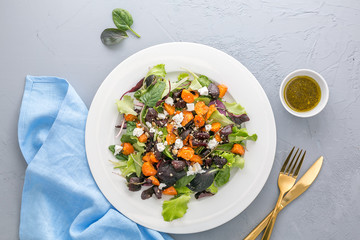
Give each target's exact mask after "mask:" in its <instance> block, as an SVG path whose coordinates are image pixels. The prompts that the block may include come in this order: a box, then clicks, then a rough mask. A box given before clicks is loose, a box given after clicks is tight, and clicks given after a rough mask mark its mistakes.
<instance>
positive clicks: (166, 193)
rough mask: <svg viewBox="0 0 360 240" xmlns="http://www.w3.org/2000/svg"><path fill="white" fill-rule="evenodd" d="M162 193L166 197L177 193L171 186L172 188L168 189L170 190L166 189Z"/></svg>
mask: <svg viewBox="0 0 360 240" xmlns="http://www.w3.org/2000/svg"><path fill="white" fill-rule="evenodd" d="M162 193H163V194H165V195H176V194H177V191H176V189H175V188H174V187H173V186H171V187H168V188H166V189H164V190H163V191H162Z"/></svg>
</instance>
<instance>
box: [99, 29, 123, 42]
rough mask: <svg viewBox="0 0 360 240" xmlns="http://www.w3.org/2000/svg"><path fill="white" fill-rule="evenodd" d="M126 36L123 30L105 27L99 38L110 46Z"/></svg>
mask: <svg viewBox="0 0 360 240" xmlns="http://www.w3.org/2000/svg"><path fill="white" fill-rule="evenodd" d="M127 37H128V35H127V34H126V32H125V31H122V30H120V29H116V28H107V29H105V30H104V31H103V32H102V33H101V36H100V39H101V41H102V43H103V44H104V45H106V46H112V45H115V44H118V43H119V42H121V41H122V40H123V39H125V38H127Z"/></svg>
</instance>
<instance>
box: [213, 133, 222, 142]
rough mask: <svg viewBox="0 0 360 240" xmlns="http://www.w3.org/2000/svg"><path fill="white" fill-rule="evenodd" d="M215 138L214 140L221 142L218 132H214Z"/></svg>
mask: <svg viewBox="0 0 360 240" xmlns="http://www.w3.org/2000/svg"><path fill="white" fill-rule="evenodd" d="M215 139H216V141H218V142H221V141H222V139H221V137H220V134H218V133H217V134H215Z"/></svg>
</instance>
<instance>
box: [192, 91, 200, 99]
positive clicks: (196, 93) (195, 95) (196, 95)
mask: <svg viewBox="0 0 360 240" xmlns="http://www.w3.org/2000/svg"><path fill="white" fill-rule="evenodd" d="M193 95H194V99H197V98H198V97H199V93H198V92H197V91H195V92H194V94H193Z"/></svg>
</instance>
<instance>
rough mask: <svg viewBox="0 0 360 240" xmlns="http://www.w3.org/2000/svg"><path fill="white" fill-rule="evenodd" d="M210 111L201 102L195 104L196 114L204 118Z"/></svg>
mask: <svg viewBox="0 0 360 240" xmlns="http://www.w3.org/2000/svg"><path fill="white" fill-rule="evenodd" d="M208 111H209V107H208V106H206V105H205V103H204V102H203V101H199V102H197V103H196V104H195V112H196V114H198V115H200V116H204V115H205V114H206V113H207V112H208Z"/></svg>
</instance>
